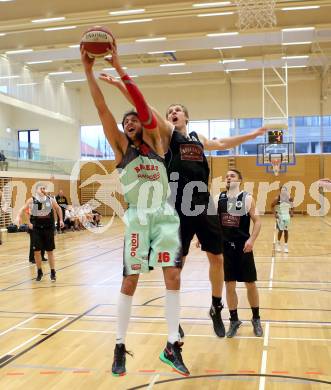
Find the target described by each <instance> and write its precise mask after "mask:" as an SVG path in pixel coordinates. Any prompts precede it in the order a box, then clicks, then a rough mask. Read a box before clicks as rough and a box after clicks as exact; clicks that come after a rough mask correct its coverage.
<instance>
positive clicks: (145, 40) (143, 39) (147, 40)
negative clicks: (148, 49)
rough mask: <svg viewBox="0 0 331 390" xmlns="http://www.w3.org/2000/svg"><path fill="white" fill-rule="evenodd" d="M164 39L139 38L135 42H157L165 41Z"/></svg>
mask: <svg viewBox="0 0 331 390" xmlns="http://www.w3.org/2000/svg"><path fill="white" fill-rule="evenodd" d="M166 39H167V38H166V37H156V38H141V39H136V42H158V41H165V40H166Z"/></svg>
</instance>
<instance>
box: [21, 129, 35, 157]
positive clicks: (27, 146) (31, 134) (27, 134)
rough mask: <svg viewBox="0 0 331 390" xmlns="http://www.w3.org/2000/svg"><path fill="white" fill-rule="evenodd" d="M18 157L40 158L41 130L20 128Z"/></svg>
mask: <svg viewBox="0 0 331 390" xmlns="http://www.w3.org/2000/svg"><path fill="white" fill-rule="evenodd" d="M18 157H19V158H21V159H23V160H40V145H39V130H18Z"/></svg>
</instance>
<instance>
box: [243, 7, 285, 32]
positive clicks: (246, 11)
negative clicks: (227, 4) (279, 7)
mask: <svg viewBox="0 0 331 390" xmlns="http://www.w3.org/2000/svg"><path fill="white" fill-rule="evenodd" d="M236 4H237V8H238V15H239V19H238V23H237V26H238V27H239V29H240V30H241V31H244V30H249V29H252V28H270V27H274V26H275V25H276V24H277V19H276V14H275V6H276V0H237V1H236Z"/></svg>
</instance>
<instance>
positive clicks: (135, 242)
mask: <svg viewBox="0 0 331 390" xmlns="http://www.w3.org/2000/svg"><path fill="white" fill-rule="evenodd" d="M138 248H139V233H132V234H131V250H130V255H131V257H136V255H137V249H138Z"/></svg>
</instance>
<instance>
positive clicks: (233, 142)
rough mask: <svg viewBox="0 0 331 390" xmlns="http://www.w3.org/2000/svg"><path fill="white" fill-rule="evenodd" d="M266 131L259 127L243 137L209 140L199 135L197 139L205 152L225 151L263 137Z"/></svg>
mask: <svg viewBox="0 0 331 390" xmlns="http://www.w3.org/2000/svg"><path fill="white" fill-rule="evenodd" d="M266 131H267V129H266V128H265V127H261V128H259V129H257V130H254V131H252V132H250V133H248V134H244V135H236V136H234V137H227V138H219V139H214V140H210V139H208V138H206V137H205V136H203V135H202V134H199V138H200V140H201V141H202V143H203V145H204V148H205V149H206V150H227V149H232V148H234V147H235V146H238V145H241V144H242V143H244V142H246V141H249V140H252V139H255V138H256V137H259V136H261V135H264V134H265V133H266Z"/></svg>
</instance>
